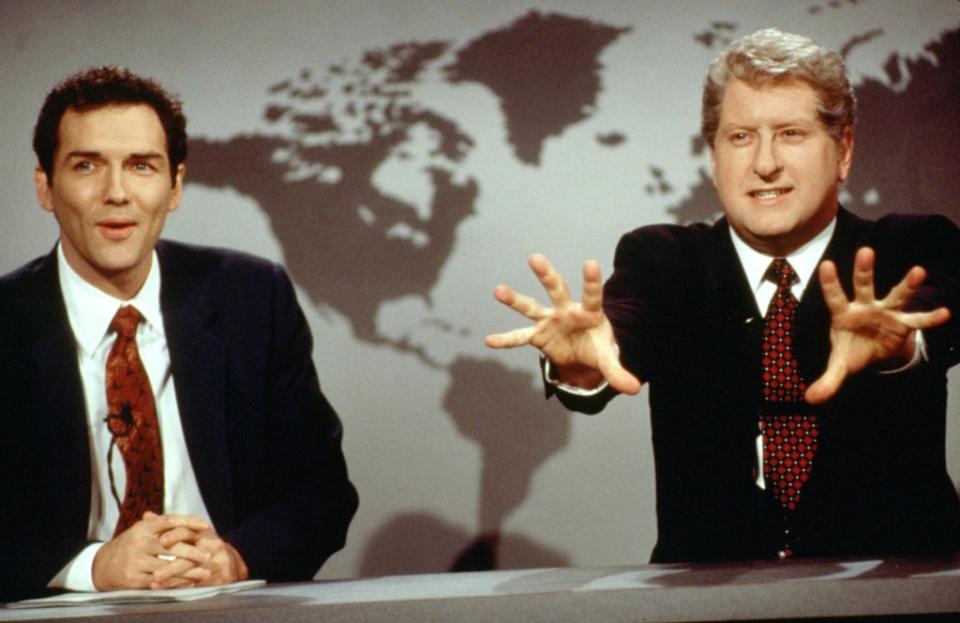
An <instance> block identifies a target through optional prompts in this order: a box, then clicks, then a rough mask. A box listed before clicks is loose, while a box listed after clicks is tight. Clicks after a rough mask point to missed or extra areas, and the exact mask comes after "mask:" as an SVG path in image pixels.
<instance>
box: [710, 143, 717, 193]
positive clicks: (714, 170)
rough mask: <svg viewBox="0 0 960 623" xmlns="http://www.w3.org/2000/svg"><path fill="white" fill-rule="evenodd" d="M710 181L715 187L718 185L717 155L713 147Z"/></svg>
mask: <svg viewBox="0 0 960 623" xmlns="http://www.w3.org/2000/svg"><path fill="white" fill-rule="evenodd" d="M710 181H711V182H713V187H714V188H716V187H717V157H716V156H715V155H714V153H713V147H711V148H710Z"/></svg>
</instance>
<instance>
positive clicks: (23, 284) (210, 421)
mask: <svg viewBox="0 0 960 623" xmlns="http://www.w3.org/2000/svg"><path fill="white" fill-rule="evenodd" d="M34 147H35V150H36V153H37V158H38V166H37V168H36V172H35V185H36V191H37V197H38V199H39V202H40V204H41V206H42V207H43V209H45V210H47V211H49V212H51V213H52V214H53V215H54V216H55V217H56V219H57V222H58V224H59V228H60V239H59V243H58V244H57V245H56V247H55V248H54V249H53V251H52V252H51V253H49V254H48V255H46V256H43V257H40V258H38V259H36V260H34V261H32V262H30V263H29V264H27V265H25V266H24V267H22V268H20V269H19V270H17V271H15V272H13V273H11V274H9V275H7V276H5V277H3V278H0V301H2V305H0V416H2V418H3V422H4V430H3V433H2V437H0V439H2V447H0V499H2V500H3V504H4V509H5V510H4V512H3V513H0V564H2V571H0V580H2V581H0V600H10V599H19V598H23V597H27V596H32V595H37V594H41V593H43V592H44V591H46V590H48V589H50V588H53V589H62V588H66V589H75V590H114V589H123V588H154V589H162V588H174V587H189V586H198V585H214V584H223V583H229V582H235V581H238V580H243V579H246V578H248V577H249V578H263V579H267V580H270V581H274V580H306V579H310V578H311V577H312V576H313V574H314V573H315V572H316V571H317V569H318V568H319V567H320V565H321V564H323V562H324V561H325V560H326V559H327V558H328V557H329V556H330V555H331V554H333V553H334V552H336V551H337V550H339V549H340V548H341V547H342V546H343V544H344V541H345V537H346V531H347V526H348V525H349V523H350V520H351V518H352V517H353V514H354V512H355V510H356V506H357V497H356V492H355V490H354V488H353V486H352V485H351V483H350V481H349V479H348V477H347V470H346V464H345V461H344V458H343V454H342V451H341V438H342V429H341V426H340V421H339V419H338V418H337V415H336V413H335V412H334V410H333V408H332V407H331V406H330V404H329V403H328V402H327V400H326V399H325V398H324V396H323V394H322V393H321V391H320V387H319V383H318V380H317V375H316V371H315V369H314V366H313V361H312V340H311V336H310V332H309V328H308V326H307V323H306V319H305V318H304V315H303V312H302V311H301V309H300V307H299V305H298V304H297V301H296V296H295V293H294V290H293V286H292V284H291V283H290V280H289V278H288V277H287V275H286V273H285V272H284V271H283V269H282V268H281V267H279V266H277V265H275V264H272V263H269V262H266V261H264V260H261V259H257V258H254V257H251V256H248V255H245V254H241V253H237V252H232V251H225V250H217V249H211V248H205V247H197V246H191V245H185V244H178V243H174V242H168V241H162V240H159V238H160V235H161V232H162V230H163V225H164V222H165V219H166V216H167V214H168V213H170V212H172V211H173V210H175V209H176V208H177V206H178V205H179V202H180V198H181V193H182V191H183V179H184V174H185V171H186V167H185V164H184V161H185V159H186V120H185V118H184V116H183V113H182V112H181V107H180V103H179V102H178V101H177V100H176V99H175V98H173V97H171V96H170V95H168V94H167V93H166V92H165V91H164V90H163V89H162V88H160V87H159V85H157V84H156V83H154V82H152V81H150V80H145V79H143V78H141V77H139V76H136V75H134V74H132V73H130V72H129V71H126V70H123V69H117V68H113V67H102V68H96V69H89V70H86V71H84V72H81V73H79V74H76V75H74V76H71V77H70V78H68V79H67V80H65V81H64V82H62V83H61V84H60V85H58V86H57V87H56V88H54V89H53V91H51V93H50V94H49V96H48V97H47V99H46V102H45V103H44V106H43V109H42V111H41V113H40V116H39V119H38V122H37V126H36V132H35V137H34Z"/></svg>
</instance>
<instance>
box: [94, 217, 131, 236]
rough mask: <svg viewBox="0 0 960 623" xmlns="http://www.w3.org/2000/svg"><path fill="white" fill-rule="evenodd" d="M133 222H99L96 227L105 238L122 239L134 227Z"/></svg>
mask: <svg viewBox="0 0 960 623" xmlns="http://www.w3.org/2000/svg"><path fill="white" fill-rule="evenodd" d="M136 225H137V224H136V223H134V222H133V221H100V222H99V223H97V227H99V228H100V231H101V232H103V234H104V235H105V236H106V237H107V238H114V239H116V238H123V237H124V236H126V235H128V234H129V233H130V232H132V231H133V229H134V228H135V227H136Z"/></svg>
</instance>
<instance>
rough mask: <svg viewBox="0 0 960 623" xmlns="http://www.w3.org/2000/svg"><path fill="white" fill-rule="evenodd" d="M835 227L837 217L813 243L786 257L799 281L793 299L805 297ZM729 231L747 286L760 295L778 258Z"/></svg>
mask: <svg viewBox="0 0 960 623" xmlns="http://www.w3.org/2000/svg"><path fill="white" fill-rule="evenodd" d="M836 228H837V217H836V216H834V217H833V220H832V221H830V224H829V225H827V226H826V227H824V228H823V230H822V231H821V232H820V233H819V234H817V235H816V236H814V237H813V239H812V240H810V241H809V242H807V243H806V244H804V245H803V246H802V247H800V248H799V249H797V250H796V251H794V252H793V253H791V254H790V255H788V256H787V257H786V259H787V261H788V262H790V265H791V266H793V270H794V271H795V272H796V273H797V277H798V279H799V280H798V281H797V283H795V284H794V285H793V287H792V288H791V290H792V291H793V293H794V296H796V297H797V298H798V299H799V298H800V297H801V295H802V294H803V291H804V289H805V288H806V287H807V284H808V283H810V281H811V279H812V277H813V271H814V270H815V269H816V268H817V264H819V263H820V258H821V257H822V256H823V253H824V251H826V250H827V245H828V244H829V243H830V238H831V236H833V231H834V230H835V229H836ZM728 230H729V231H730V238H731V239H732V240H733V248H734V249H736V251H737V257H739V258H740V264H741V265H742V266H743V271H744V273H746V275H747V283H749V284H750V289H751V290H752V291H753V292H757V290H759V289H760V288H761V287H762V286H763V284H764V278H763V276H764V274H765V273H766V272H767V268H768V267H769V266H770V262H771V261H772V260H773V259H774V257H775V256H772V255H766V254H765V253H761V252H759V251H757V250H756V249H754V248H753V247H751V246H750V245H749V244H747V243H746V242H744V240H743V238H741V237H740V235H739V234H737V232H736V231H734V229H733V228H732V227H728Z"/></svg>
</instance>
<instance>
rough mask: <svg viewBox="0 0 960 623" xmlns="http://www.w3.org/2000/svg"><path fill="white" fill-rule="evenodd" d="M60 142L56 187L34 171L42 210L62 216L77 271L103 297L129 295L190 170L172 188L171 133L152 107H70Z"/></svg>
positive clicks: (177, 176)
mask: <svg viewBox="0 0 960 623" xmlns="http://www.w3.org/2000/svg"><path fill="white" fill-rule="evenodd" d="M58 137H59V140H58V146H57V151H56V153H55V154H54V160H53V180H52V183H50V182H51V181H50V180H48V178H47V175H46V174H45V173H44V172H43V170H42V169H41V168H40V167H37V169H36V171H35V173H34V181H35V184H36V190H37V197H38V199H39V201H40V205H41V206H43V208H44V209H45V210H47V211H49V212H52V213H54V214H55V215H56V217H57V222H58V223H59V224H60V242H61V245H62V246H63V252H64V255H65V257H66V258H67V262H68V263H69V264H70V266H71V267H72V268H73V269H74V270H75V271H76V272H77V273H78V274H79V275H80V276H81V277H83V278H84V279H85V280H86V281H88V282H89V283H91V284H92V285H94V286H96V287H97V288H100V289H101V290H103V291H104V292H107V293H108V294H111V295H113V296H116V297H118V298H129V297H130V296H133V295H134V294H136V292H137V290H139V288H140V286H141V285H142V284H143V281H144V280H145V279H146V276H147V274H148V272H149V270H150V263H151V261H152V256H153V248H154V245H155V244H156V241H157V239H158V238H159V237H160V233H161V232H162V231H163V225H164V222H165V220H166V217H167V214H168V213H170V212H172V211H173V210H175V209H176V208H177V206H178V205H179V203H180V197H181V194H182V191H183V174H184V167H183V165H180V167H179V168H178V170H177V171H176V172H175V173H174V176H173V179H174V183H173V185H172V186H171V184H170V180H171V170H170V161H169V158H168V156H167V141H166V134H165V133H164V130H163V126H162V125H161V123H160V118H159V117H158V116H157V113H156V112H155V111H154V110H153V108H151V107H150V106H147V105H146V104H125V105H108V106H104V107H102V108H96V109H93V110H89V111H85V112H78V111H76V110H72V109H69V110H67V112H66V113H65V114H64V116H63V119H62V120H61V121H60V128H59V133H58Z"/></svg>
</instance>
